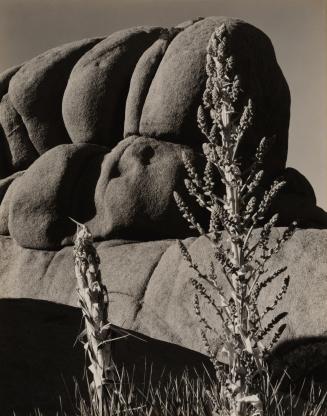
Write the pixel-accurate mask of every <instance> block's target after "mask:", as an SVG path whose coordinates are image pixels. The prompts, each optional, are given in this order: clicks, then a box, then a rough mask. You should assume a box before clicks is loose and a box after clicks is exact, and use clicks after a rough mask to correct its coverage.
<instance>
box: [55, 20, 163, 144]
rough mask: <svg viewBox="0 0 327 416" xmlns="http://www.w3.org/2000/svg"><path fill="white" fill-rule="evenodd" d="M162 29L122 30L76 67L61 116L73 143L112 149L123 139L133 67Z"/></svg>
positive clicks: (90, 53)
mask: <svg viewBox="0 0 327 416" xmlns="http://www.w3.org/2000/svg"><path fill="white" fill-rule="evenodd" d="M162 31H163V29H161V28H142V27H140V28H132V29H126V30H121V31H119V32H116V33H114V34H112V35H111V36H109V37H108V38H106V39H104V40H103V41H102V42H100V43H99V44H98V45H96V46H95V47H94V48H93V49H91V50H90V51H89V52H88V53H86V54H85V55H84V56H83V57H82V58H81V59H80V60H79V62H78V63H77V64H76V65H75V67H74V70H73V71H72V73H71V76H70V79H69V82H68V85H67V87H66V90H65V95H64V98H63V117H64V121H65V125H66V128H67V131H68V133H69V135H70V137H71V139H72V141H73V142H74V143H81V142H87V143H98V144H102V145H107V146H109V147H114V145H115V144H116V143H117V142H118V141H119V140H120V139H121V138H122V135H123V120H124V109H125V101H126V96H127V93H128V87H129V83H130V79H131V76H132V74H133V70H134V67H135V65H136V63H137V61H138V59H139V58H140V56H142V54H143V52H144V51H145V50H146V49H147V48H148V47H149V46H151V45H152V44H153V42H154V41H155V40H157V39H158V37H159V36H160V35H161V33H162Z"/></svg>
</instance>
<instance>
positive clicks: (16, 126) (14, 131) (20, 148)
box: [0, 94, 39, 176]
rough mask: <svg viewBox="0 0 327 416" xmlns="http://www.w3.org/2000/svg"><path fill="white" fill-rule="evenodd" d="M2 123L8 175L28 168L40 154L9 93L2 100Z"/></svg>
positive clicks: (0, 119)
mask: <svg viewBox="0 0 327 416" xmlns="http://www.w3.org/2000/svg"><path fill="white" fill-rule="evenodd" d="M0 124H1V126H2V129H3V132H4V137H3V143H2V147H3V150H4V151H5V153H6V162H7V167H6V168H7V175H9V174H10V173H12V172H16V171H18V170H24V169H26V168H28V167H29V165H31V164H32V163H33V162H34V160H36V159H37V158H38V156H39V154H38V152H37V151H36V150H35V148H34V146H33V144H32V143H31V141H30V139H29V136H28V133H27V130H26V127H25V125H24V123H23V120H22V118H21V116H20V115H19V114H18V113H17V111H16V110H15V108H14V107H13V105H12V103H11V101H10V98H9V95H8V94H5V95H4V96H3V97H2V100H1V102H0ZM7 175H6V176H7Z"/></svg>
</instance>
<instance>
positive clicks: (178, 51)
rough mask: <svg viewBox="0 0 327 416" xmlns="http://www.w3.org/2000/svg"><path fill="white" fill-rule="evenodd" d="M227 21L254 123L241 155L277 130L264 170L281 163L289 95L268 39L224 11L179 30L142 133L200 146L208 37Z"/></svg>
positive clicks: (272, 169)
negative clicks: (198, 119) (198, 117)
mask: <svg viewBox="0 0 327 416" xmlns="http://www.w3.org/2000/svg"><path fill="white" fill-rule="evenodd" d="M223 22H225V23H226V25H227V27H228V31H229V33H230V35H231V42H232V50H233V53H234V55H235V59H236V67H237V68H236V71H237V73H239V74H240V77H241V82H242V88H243V89H244V91H245V94H246V95H249V96H251V98H252V99H253V102H254V107H255V113H256V122H255V123H256V124H255V125H254V127H253V130H252V131H251V132H249V134H248V135H247V136H246V137H245V138H244V140H243V145H242V150H241V151H240V154H242V156H243V158H245V159H246V158H249V155H251V154H253V151H254V148H255V147H256V145H257V144H258V141H259V140H260V139H261V138H262V137H263V136H267V137H269V136H271V135H272V134H274V133H275V134H276V141H275V144H274V148H273V150H272V154H273V155H276V156H273V157H271V159H270V160H269V161H268V162H267V166H266V170H267V173H269V174H272V173H273V172H274V173H276V172H278V171H279V170H280V169H282V168H283V167H284V166H285V162H286V154H287V137H288V123H289V105H290V96H289V90H288V86H287V83H286V81H285V79H284V77H283V74H282V72H281V70H280V68H279V66H278V64H277V62H276V58H275V54H274V50H273V47H272V45H271V42H270V40H269V39H268V37H267V36H266V35H264V34H263V33H262V32H261V31H260V30H258V29H256V28H255V27H253V26H251V25H248V24H247V23H245V22H242V21H239V20H235V19H227V18H222V17H210V18H206V19H204V20H201V21H199V22H197V23H195V24H193V25H191V26H189V27H188V28H186V29H185V30H184V31H182V32H181V33H180V34H179V35H177V36H176V37H175V38H174V40H173V41H172V42H171V44H170V45H169V47H168V49H167V51H166V53H165V56H164V58H163V59H162V61H161V64H160V66H159V68H158V71H157V73H156V75H155V77H154V79H153V82H152V84H151V87H150V90H149V93H148V95H147V98H146V101H145V104H144V108H143V112H142V117H141V122H140V134H143V135H148V136H152V137H160V138H164V139H166V140H169V141H176V142H179V143H188V144H189V145H193V146H199V145H200V144H201V142H202V141H203V136H202V135H201V133H200V131H199V129H198V128H197V124H196V112H197V108H198V105H199V104H200V102H201V99H202V93H203V90H204V88H205V80H206V73H205V57H206V47H207V44H208V41H209V38H210V36H211V34H212V32H213V30H214V29H215V27H216V26H219V25H220V24H221V23H223Z"/></svg>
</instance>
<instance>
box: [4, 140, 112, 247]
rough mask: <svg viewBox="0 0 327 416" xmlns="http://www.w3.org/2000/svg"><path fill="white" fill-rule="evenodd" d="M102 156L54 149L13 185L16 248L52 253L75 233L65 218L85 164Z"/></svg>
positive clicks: (81, 148)
mask: <svg viewBox="0 0 327 416" xmlns="http://www.w3.org/2000/svg"><path fill="white" fill-rule="evenodd" d="M104 152H105V150H104V149H103V148H101V147H100V146H95V145H88V144H81V145H72V144H71V145H61V146H57V147H55V148H53V149H51V150H50V151H48V152H46V153H45V154H44V155H42V157H40V158H39V159H37V160H36V161H35V163H34V164H33V165H32V166H30V168H29V169H28V170H27V171H26V172H25V173H24V175H23V176H22V177H21V178H19V181H16V183H13V184H12V187H14V189H12V197H11V201H10V205H9V231H10V234H11V235H12V236H13V237H14V238H15V239H16V241H18V242H19V244H21V245H22V246H25V247H34V248H39V249H47V248H52V249H54V248H58V247H59V246H60V243H61V242H62V240H63V239H64V238H65V237H67V235H70V234H72V233H73V232H74V231H73V230H74V225H73V223H72V222H71V221H70V220H69V219H68V216H69V215H72V213H71V204H72V201H74V187H75V184H76V183H77V182H78V177H79V175H80V174H81V172H82V171H83V169H85V168H86V164H87V160H88V159H89V158H92V157H95V156H96V155H100V156H101V155H102V154H103V153H104ZM27 218H28V221H26V219H27Z"/></svg>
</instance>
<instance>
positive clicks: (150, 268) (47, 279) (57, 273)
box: [0, 229, 327, 352]
mask: <svg viewBox="0 0 327 416" xmlns="http://www.w3.org/2000/svg"><path fill="white" fill-rule="evenodd" d="M281 232H282V229H276V230H275V232H274V234H275V237H276V236H280V235H281ZM0 244H1V262H0V277H1V286H0V297H1V298H7V297H9V298H18V297H26V298H32V299H41V300H48V301H53V302H58V303H62V304H66V305H71V306H75V305H76V302H77V299H76V293H75V276H74V267H73V254H72V247H65V248H63V249H61V250H60V251H45V250H42V251H39V250H31V249H24V248H22V247H19V246H18V245H17V244H16V243H15V242H14V241H13V240H12V239H11V238H10V237H1V238H0ZM185 244H186V245H187V246H188V247H189V250H190V252H191V254H192V256H194V261H195V262H197V263H198V265H199V267H200V269H202V270H203V271H205V270H206V269H207V267H208V263H209V260H210V259H212V251H211V247H210V243H209V241H208V239H207V238H205V237H201V238H189V239H186V240H185ZM97 249H98V253H99V256H100V259H101V270H102V276H103V281H104V283H105V284H106V285H107V288H108V290H109V296H110V300H111V303H110V317H111V320H112V322H113V323H115V324H116V325H118V326H123V327H125V328H129V329H133V330H137V331H138V332H141V333H144V334H146V335H148V336H151V337H154V338H157V339H161V340H164V341H167V342H172V343H175V344H179V345H181V346H184V347H187V348H190V349H193V350H197V351H200V352H205V351H204V349H203V346H202V343H201V341H200V337H199V332H198V331H199V327H198V323H197V320H196V318H195V315H194V311H193V305H192V301H193V300H192V299H193V294H194V291H193V287H192V285H191V284H190V281H189V279H190V277H192V276H193V274H192V271H191V270H190V269H189V267H188V265H187V264H185V261H184V260H183V259H182V258H181V255H180V251H179V248H178V246H177V244H176V240H161V241H151V242H144V243H142V242H124V241H122V240H112V241H106V242H103V243H99V244H97ZM326 250H327V231H325V230H298V231H297V232H296V233H295V235H294V236H293V238H292V239H291V240H290V241H289V242H288V243H287V244H286V245H285V247H284V248H283V249H282V251H281V252H280V253H279V254H278V255H276V256H275V258H274V259H272V261H271V264H270V270H271V271H274V270H276V269H277V268H280V267H282V266H284V265H285V266H288V269H287V274H289V275H290V276H291V283H290V287H289V290H288V292H287V295H286V297H285V300H284V301H283V302H281V304H280V305H279V306H278V308H277V309H276V313H279V312H281V311H285V310H286V311H288V312H289V315H288V317H287V318H286V321H287V324H288V326H287V330H286V331H285V333H284V335H283V340H288V339H298V338H301V337H314V336H326V335H327V323H326V322H327V306H326V296H327V279H326V270H327V256H326ZM217 267H218V266H217ZM217 270H218V273H219V277H220V281H221V284H222V286H223V287H226V284H227V283H226V282H225V279H224V277H223V275H222V273H221V272H220V271H219V269H217ZM281 283H282V280H279V281H278V279H277V280H276V281H274V283H273V284H271V286H270V288H269V289H267V293H265V297H264V300H265V302H266V303H268V302H269V303H270V302H271V301H272V300H273V298H274V296H275V295H276V293H277V292H278V291H279V289H280V285H281Z"/></svg>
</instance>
